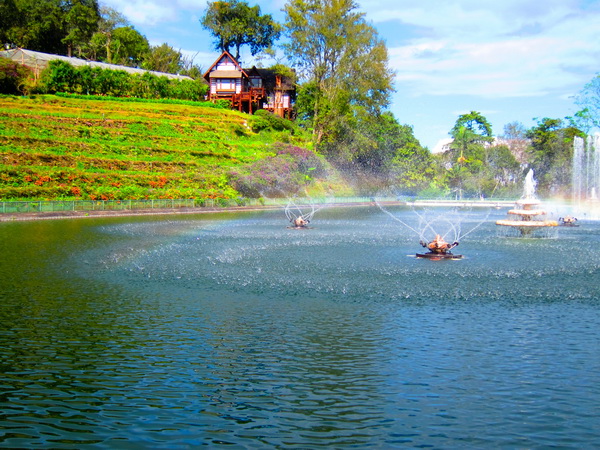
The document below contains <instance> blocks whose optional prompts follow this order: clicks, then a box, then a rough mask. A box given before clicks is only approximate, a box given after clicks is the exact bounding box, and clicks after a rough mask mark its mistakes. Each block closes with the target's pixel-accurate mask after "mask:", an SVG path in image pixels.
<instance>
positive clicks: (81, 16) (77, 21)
mask: <svg viewBox="0 0 600 450" xmlns="http://www.w3.org/2000/svg"><path fill="white" fill-rule="evenodd" d="M99 19H100V14H99V11H98V5H97V4H95V5H94V4H91V5H88V4H85V3H84V2H83V1H82V0H74V1H73V2H72V6H71V9H70V10H69V11H68V12H67V14H66V15H65V18H64V20H65V26H66V31H67V32H68V34H67V35H66V36H65V37H64V38H63V39H62V42H63V43H65V44H67V55H68V56H69V57H70V56H72V52H73V48H76V49H77V50H78V55H79V56H81V53H82V49H83V47H85V46H86V45H87V43H88V42H89V41H90V39H91V37H92V35H93V33H94V32H95V31H96V30H97V29H98V21H99Z"/></svg>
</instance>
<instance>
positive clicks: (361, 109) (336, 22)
mask: <svg viewBox="0 0 600 450" xmlns="http://www.w3.org/2000/svg"><path fill="white" fill-rule="evenodd" d="M357 8H358V5H357V4H356V3H355V2H354V1H353V0H290V1H289V2H288V3H287V4H286V6H285V13H286V23H285V28H286V34H287V37H288V40H287V42H286V43H285V44H284V46H283V47H284V51H285V53H286V55H287V57H288V59H289V60H290V61H291V63H292V65H293V66H294V67H296V68H298V69H299V71H300V76H301V79H302V80H303V83H302V84H301V86H300V88H299V93H298V103H297V108H298V113H299V116H300V117H301V118H303V119H305V120H306V121H307V123H308V124H309V125H310V126H312V128H313V133H314V139H315V143H316V144H317V145H322V148H323V150H324V151H326V152H328V153H330V154H331V153H337V152H339V151H340V150H342V149H341V148H340V146H339V144H338V143H339V142H340V141H343V140H346V141H348V140H349V139H350V140H352V141H354V142H355V143H358V142H361V141H364V140H363V138H362V137H361V136H360V135H359V134H360V130H361V123H362V122H363V121H364V120H371V119H367V118H368V117H369V116H379V115H380V114H381V113H382V112H383V111H384V110H385V108H387V106H388V105H389V102H390V95H391V92H392V90H393V89H392V79H393V73H392V72H391V71H390V69H389V67H388V55H387V48H386V47H385V44H384V42H383V41H382V40H381V39H379V37H378V35H377V32H376V30H375V29H374V28H373V27H372V26H371V25H369V24H368V23H367V22H366V21H365V18H364V14H363V13H360V12H358V11H357ZM351 135H352V136H351ZM361 143H364V142H361ZM350 151H351V150H350Z"/></svg>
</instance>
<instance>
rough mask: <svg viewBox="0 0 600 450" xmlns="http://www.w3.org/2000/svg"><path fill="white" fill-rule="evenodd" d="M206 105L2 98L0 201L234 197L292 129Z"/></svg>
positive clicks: (287, 139) (289, 139)
mask: <svg viewBox="0 0 600 450" xmlns="http://www.w3.org/2000/svg"><path fill="white" fill-rule="evenodd" d="M251 120H253V119H252V117H251V116H249V115H246V114H242V113H238V112H237V111H230V110H226V109H219V108H215V107H212V106H210V105H207V104H204V103H192V102H160V101H157V102H146V101H144V102H141V101H134V100H129V101H126V100H118V99H102V98H100V99H94V98H90V97H87V98H74V97H66V96H51V95H43V96H35V97H31V98H25V97H11V96H1V97H0V154H1V156H2V160H1V165H0V199H1V200H16V199H30V200H52V199H128V198H130V199H143V198H232V197H236V196H239V195H240V193H239V192H238V191H236V190H235V189H234V187H233V186H232V184H231V183H230V181H231V180H230V177H231V173H232V172H240V171H241V172H243V171H244V170H246V171H247V170H249V169H248V168H249V167H250V166H249V165H251V164H252V163H256V162H257V161H259V160H263V159H265V158H269V157H272V156H274V155H275V150H274V146H273V145H274V144H275V143H276V142H279V141H282V142H292V141H293V143H294V145H297V146H299V147H305V146H307V142H306V141H302V139H301V138H299V137H296V136H292V134H291V133H290V132H289V131H281V132H273V131H269V132H266V131H265V132H261V133H255V132H252V131H251V129H250V126H249V123H248V122H249V121H251Z"/></svg>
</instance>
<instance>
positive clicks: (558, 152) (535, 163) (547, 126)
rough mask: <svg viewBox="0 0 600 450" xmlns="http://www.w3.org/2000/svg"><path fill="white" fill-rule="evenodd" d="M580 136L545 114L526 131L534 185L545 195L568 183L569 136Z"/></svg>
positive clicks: (558, 120)
mask: <svg viewBox="0 0 600 450" xmlns="http://www.w3.org/2000/svg"><path fill="white" fill-rule="evenodd" d="M575 136H584V133H582V132H581V131H580V130H578V129H577V128H575V127H573V126H565V124H564V122H563V121H562V120H561V119H551V118H548V117H545V118H543V119H540V120H538V124H537V126H535V127H533V128H531V129H530V130H528V131H527V138H528V139H530V141H531V146H530V149H529V154H530V155H529V161H530V164H531V166H532V168H533V169H534V170H535V173H536V179H537V180H538V187H539V188H540V189H541V190H544V191H545V192H546V194H547V195H552V194H560V193H565V192H566V189H567V188H568V186H570V183H571V165H572V164H571V159H572V156H573V139H574V138H575Z"/></svg>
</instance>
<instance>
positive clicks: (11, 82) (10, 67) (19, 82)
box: [0, 57, 31, 95]
mask: <svg viewBox="0 0 600 450" xmlns="http://www.w3.org/2000/svg"><path fill="white" fill-rule="evenodd" d="M30 76H31V70H29V69H28V68H27V67H25V66H22V65H21V64H19V63H17V62H14V61H12V60H10V59H8V58H1V57H0V94H8V95H19V94H23V93H24V85H25V81H26V80H27V78H29V77H30Z"/></svg>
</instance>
